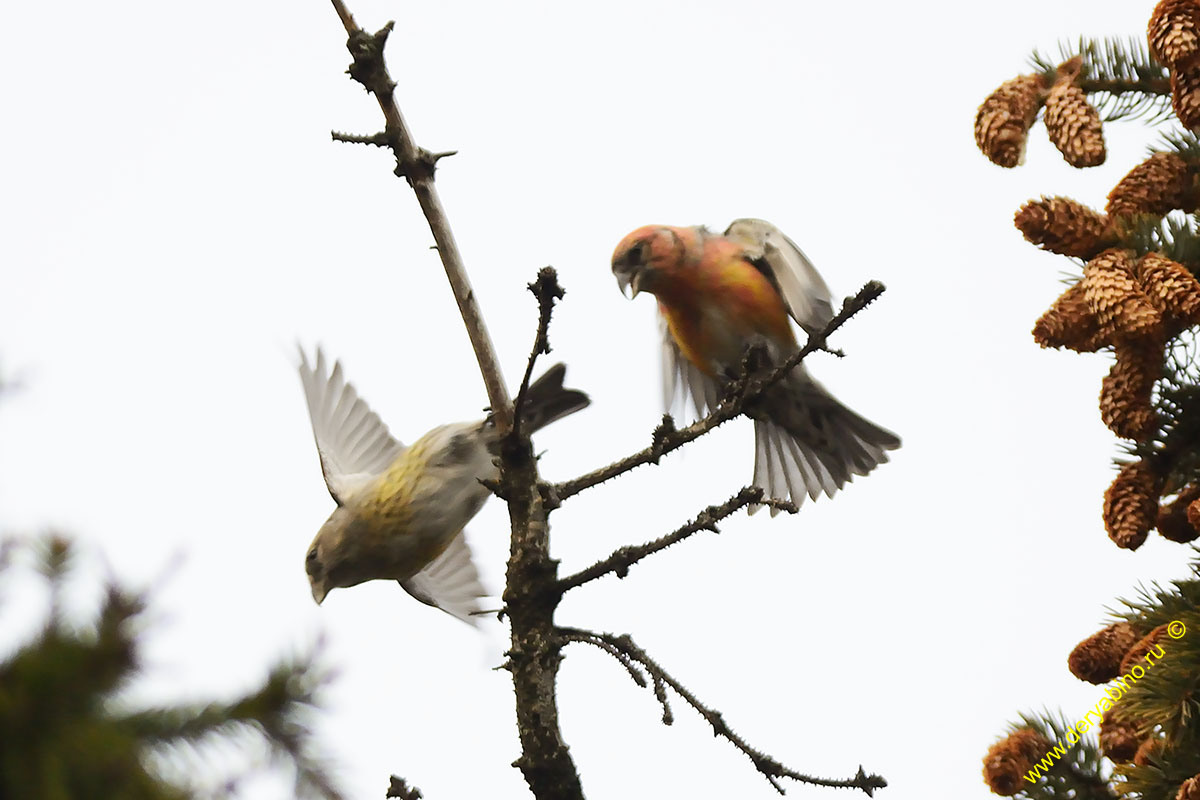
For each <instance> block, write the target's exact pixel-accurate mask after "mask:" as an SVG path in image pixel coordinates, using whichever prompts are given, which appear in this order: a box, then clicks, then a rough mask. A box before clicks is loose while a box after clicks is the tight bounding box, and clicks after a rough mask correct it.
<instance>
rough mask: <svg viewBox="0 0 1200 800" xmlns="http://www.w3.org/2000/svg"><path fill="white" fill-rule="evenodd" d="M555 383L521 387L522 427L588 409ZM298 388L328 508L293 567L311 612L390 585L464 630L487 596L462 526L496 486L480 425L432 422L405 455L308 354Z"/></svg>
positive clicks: (562, 370)
mask: <svg viewBox="0 0 1200 800" xmlns="http://www.w3.org/2000/svg"><path fill="white" fill-rule="evenodd" d="M565 375H566V367H565V366H564V365H562V364H556V365H554V366H553V367H551V368H550V369H549V370H547V371H546V373H545V374H544V375H542V377H540V378H538V379H537V380H536V381H534V382H533V383H532V384H530V386H529V390H528V392H527V394H526V398H525V403H524V404H523V407H522V409H521V420H522V424H523V425H524V426H525V430H527V431H529V432H530V433H532V432H534V431H536V430H538V429H539V428H542V427H544V426H546V425H548V424H550V423H551V422H553V421H555V420H557V419H560V418H562V417H565V416H567V415H568V414H572V413H574V412H576V411H579V410H580V409H582V408H584V407H585V406H587V405H588V403H589V402H590V401H589V400H588V396H587V395H586V394H584V393H583V392H579V391H575V390H574V389H567V388H564V387H563V377H564V376H565ZM300 381H301V383H302V384H303V385H304V394H305V397H306V399H307V400H308V413H309V416H310V418H311V419H312V429H313V436H314V437H315V438H316V440H317V452H318V453H319V454H320V457H321V471H322V472H323V473H324V474H325V483H326V485H327V486H328V487H329V493H330V494H332V495H333V499H334V500H335V501H337V506H338V507H337V508H336V509H334V511H333V513H332V514H330V515H329V519H328V520H326V522H325V524H324V525H322V526H321V530H320V531H318V532H317V537H316V538H315V539H313V543H312V545H311V546H310V547H309V548H308V555H307V557H306V559H305V565H304V566H305V569H306V571H307V572H308V580H309V584H310V585H311V587H312V595H313V599H314V600H316V601H317V603H318V604H320V603H321V602H322V601H323V600H324V599H325V596H326V595H327V594H329V592H330V590H332V589H335V588H338V587H345V586H355V585H357V584H360V583H362V582H364V581H369V580H377V579H379V580H395V581H399V582H400V585H401V586H403V587H404V589H405V591H407V592H408V593H409V594H411V595H412V596H413V597H415V598H417V599H418V600H420V601H421V602H422V603H427V604H428V605H431V606H435V607H437V608H440V609H442V610H443V611H446V612H448V613H450V614H453V615H454V616H456V617H458V618H459V619H461V620H464V621H466V622H469V623H472V624H474V623H475V621H476V616H475V612H477V611H478V610H479V603H478V599H479V598H480V597H483V596H485V595H486V594H487V592H486V591H485V590H484V588H483V586H482V584H480V582H479V575H478V573H477V572H476V570H475V565H474V563H473V562H472V561H471V551H470V548H469V547H468V546H467V542H466V539H465V538H464V537H463V528H464V527H465V526H466V524H467V523H468V522H470V521H471V518H472V517H474V516H475V514H477V513H478V512H479V509H480V508H482V507H483V504H484V502H485V501H486V500H487V499H488V496H489V495H490V491H489V490H488V489H487V488H486V487H485V486H483V485H482V484H481V483H480V479H492V480H495V479H497V478H499V470H498V469H497V467H496V465H495V464H494V463H493V461H494V459H495V458H496V456H497V446H498V443H499V435H498V432H497V430H496V427H495V425H493V424H492V420H491V418H490V417H489V418H487V419H483V420H477V421H475V422H458V423H453V424H450V425H441V426H438V427H436V428H434V429H433V430H431V431H429V432H428V433H426V434H425V435H424V436H422V437H421V438H420V439H418V440H417V441H415V442H413V444H412V445H411V446H410V447H405V446H404V445H403V444H401V443H400V442H398V441H396V440H395V439H394V438H392V435H391V434H390V433H388V429H387V426H385V425H384V424H383V422H382V421H381V420H380V419H379V417H378V416H377V415H376V414H375V412H373V411H371V409H370V408H369V407H368V406H367V404H366V403H365V402H363V400H362V399H361V398H360V397H359V396H358V393H357V392H356V391H355V390H354V387H353V386H351V385H350V384H349V383H347V382H346V381H345V379H344V378H343V376H342V366H341V364H339V363H337V362H335V363H334V364H333V369H332V370H328V364H327V363H326V361H325V356H324V354H323V353H322V352H321V350H320V349H319V348H318V350H317V358H316V363H315V364H309V361H308V358H307V357H306V356H305V354H304V352H303V350H302V351H301V352H300Z"/></svg>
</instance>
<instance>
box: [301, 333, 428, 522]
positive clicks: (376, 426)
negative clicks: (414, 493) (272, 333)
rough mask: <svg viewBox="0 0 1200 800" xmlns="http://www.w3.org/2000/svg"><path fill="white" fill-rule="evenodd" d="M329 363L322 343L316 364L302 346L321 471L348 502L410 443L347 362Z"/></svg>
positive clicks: (303, 372)
mask: <svg viewBox="0 0 1200 800" xmlns="http://www.w3.org/2000/svg"><path fill="white" fill-rule="evenodd" d="M328 367H329V365H328V363H327V362H326V360H325V354H324V353H322V352H321V348H319V347H318V348H317V358H316V363H315V364H309V362H308V357H307V356H306V355H305V353H304V350H303V348H301V350H300V382H301V383H302V384H304V397H305V399H306V400H307V401H308V415H309V418H310V419H311V420H312V429H313V438H315V439H316V440H317V452H318V453H319V454H320V456H321V472H323V473H324V475H325V485H326V486H328V487H329V493H330V494H331V495H333V499H334V500H336V501H337V503H338V505H343V504H344V503H345V502H346V499H347V498H349V497H350V496H351V495H353V494H354V492H355V491H356V490H357V489H358V488H359V487H361V486H362V485H363V484H365V483H368V482H370V481H371V480H372V479H373V478H375V477H376V476H378V475H379V474H380V473H381V472H383V471H384V470H385V469H387V468H388V466H389V465H390V464H391V463H392V462H393V461H395V460H396V457H397V456H398V455H400V454H401V453H403V452H404V449H405V448H404V445H403V444H401V443H400V442H398V441H396V440H395V439H394V438H393V437H392V435H391V434H390V433H388V429H387V426H386V425H384V424H383V421H382V420H380V419H379V416H378V415H377V414H376V413H375V412H374V411H372V410H371V409H370V407H369V406H367V404H366V403H365V402H363V400H362V398H360V397H359V396H358V392H356V391H355V390H354V387H353V386H351V385H350V384H349V383H347V382H346V380H345V378H343V377H342V365H341V364H340V363H338V362H336V361H335V362H334V363H333V369H332V370H329V369H328Z"/></svg>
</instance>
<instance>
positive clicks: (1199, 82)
mask: <svg viewBox="0 0 1200 800" xmlns="http://www.w3.org/2000/svg"><path fill="white" fill-rule="evenodd" d="M1171 108H1173V109H1175V116H1177V117H1179V121H1180V122H1182V123H1183V127H1185V128H1187V129H1188V130H1192V129H1194V128H1196V127H1198V126H1200V59H1193V60H1191V61H1188V62H1187V63H1185V64H1177V65H1176V66H1175V67H1174V68H1173V69H1172V70H1171Z"/></svg>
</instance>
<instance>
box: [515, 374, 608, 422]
mask: <svg viewBox="0 0 1200 800" xmlns="http://www.w3.org/2000/svg"><path fill="white" fill-rule="evenodd" d="M566 374H567V367H566V365H565V364H561V363H560V364H555V365H554V366H553V367H551V368H550V369H548V370H546V371H545V373H543V374H542V376H541V377H540V378H538V379H537V380H536V381H534V382H533V383H531V384H529V389H528V391H526V392H525V402H524V404H523V405H522V407H521V424H522V425H524V426H525V429H526V430H527V431H528V432H529V433H534V432H535V431H538V430H541V429H542V428H544V427H546V426H547V425H549V424H550V423H551V422H554V421H555V420H558V419H562V418H563V417H565V416H567V415H568V414H574V413H575V412H576V411H579V410H581V409H584V408H587V406H588V405H589V404H590V403H591V402H592V401H591V399H590V398H589V397H588V396H587V395H586V394H584V393H583V392H581V391H579V390H578V389H568V388H566V387H565V386H563V379H564V378H565V377H566Z"/></svg>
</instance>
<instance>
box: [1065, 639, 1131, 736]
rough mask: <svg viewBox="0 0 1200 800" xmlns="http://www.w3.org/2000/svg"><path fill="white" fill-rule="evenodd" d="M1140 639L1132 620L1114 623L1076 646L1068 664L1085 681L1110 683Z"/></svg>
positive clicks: (1118, 673) (1077, 676)
mask: <svg viewBox="0 0 1200 800" xmlns="http://www.w3.org/2000/svg"><path fill="white" fill-rule="evenodd" d="M1138 638H1139V635H1138V632H1137V630H1136V629H1135V628H1134V627H1133V626H1132V625H1130V624H1129V623H1128V622H1114V623H1113V624H1112V625H1109V626H1108V627H1107V628H1104V629H1102V630H1099V631H1097V632H1096V633H1093V634H1092V635H1091V636H1089V637H1088V638H1086V639H1084V640H1083V641H1082V642H1080V643H1079V644H1077V645H1075V649H1074V650H1072V651H1071V655H1069V656H1067V667H1068V668H1069V669H1070V670H1071V674H1072V675H1074V676H1075V677H1076V678H1079V680H1081V681H1087V682H1088V683H1094V684H1097V685H1099V684H1101V683H1108V682H1109V681H1111V680H1112V679H1113V678H1115V677H1117V676H1118V675H1120V674H1121V659H1122V658H1124V657H1125V654H1126V653H1127V652H1129V648H1131V647H1133V646H1134V644H1136V643H1137V641H1138ZM1130 755H1132V753H1131V754H1130Z"/></svg>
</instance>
